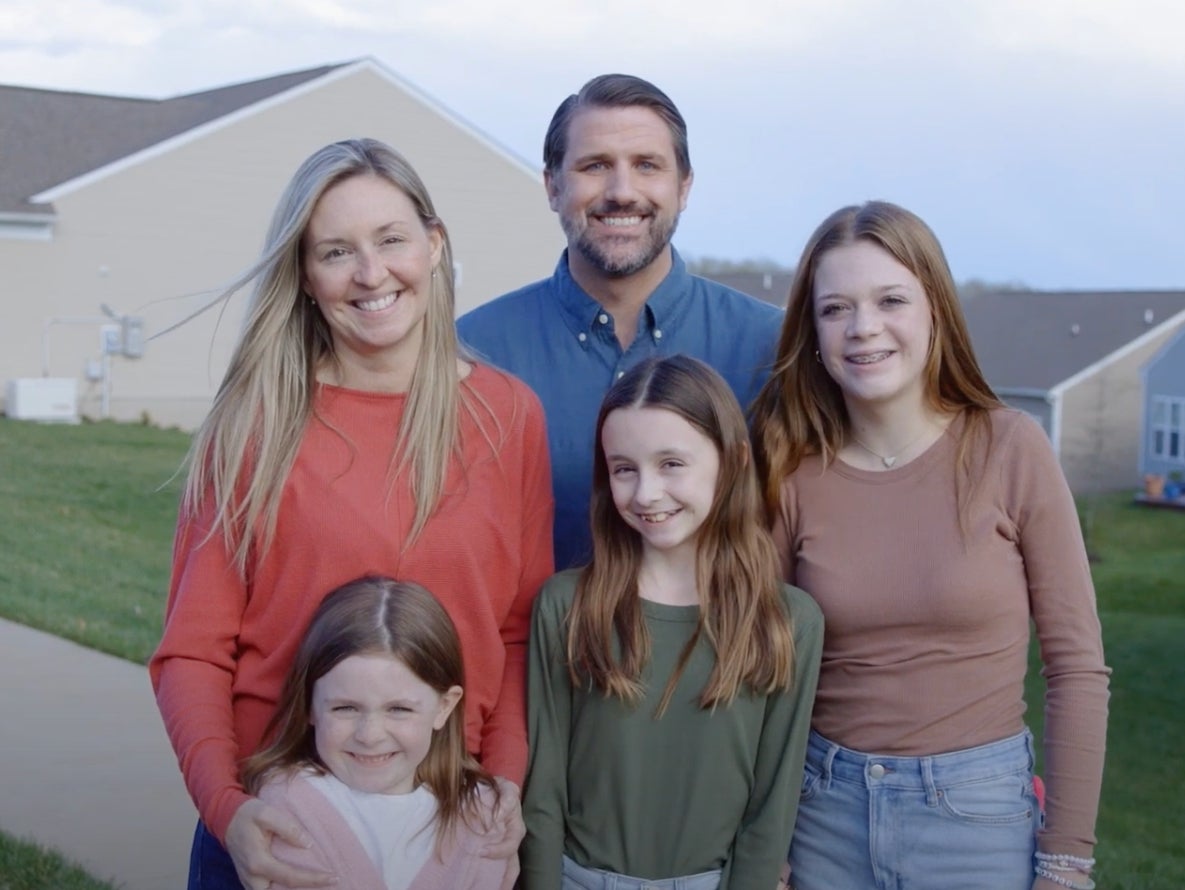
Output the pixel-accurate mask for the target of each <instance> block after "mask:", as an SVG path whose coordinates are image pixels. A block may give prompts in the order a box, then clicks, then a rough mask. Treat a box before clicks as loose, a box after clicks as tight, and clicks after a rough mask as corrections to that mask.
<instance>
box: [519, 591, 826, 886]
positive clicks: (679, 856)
mask: <svg viewBox="0 0 1185 890" xmlns="http://www.w3.org/2000/svg"><path fill="white" fill-rule="evenodd" d="M576 578H577V572H576V571H575V570H573V571H568V572H563V573H560V574H558V575H556V576H554V577H553V578H552V579H551V580H550V581H548V583H547V584H546V585H545V586H544V588H543V590H542V592H541V593H540V594H539V598H538V600H537V602H536V604H535V611H534V618H533V622H532V628H531V641H530V654H529V661H528V697H527V701H528V714H529V732H530V748H531V754H530V766H529V772H528V777H527V785H526V793H525V798H524V803H523V813H524V817H525V820H526V824H527V837H526V840H525V841H524V842H523V847H522V851H521V852H522V862H523V875H524V879H525V884H526V887H527V888H528V890H556V888H557V887H559V886H560V869H561V864H560V863H561V857H562V856H563V855H564V854H567V855H568V856H569V857H571V858H572V859H573V860H575V861H576V862H577V863H579V864H580V865H584V866H589V867H592V868H600V869H606V870H608V871H613V872H618V873H623V874H629V875H633V876H635V877H640V878H664V877H674V876H677V875H690V874H697V873H699V872H704V871H710V870H712V869H717V868H721V869H723V870H724V875H723V881H722V883H721V888H722V890H750V888H752V890H770V888H772V887H773V886H774V885H775V884H776V883H777V879H778V874H779V870H780V868H781V864H782V862H783V861H784V860H785V857H786V851H787V850H788V848H789V845H790V834H791V831H792V830H793V827H794V819H795V816H796V814H797V811H798V797H799V792H800V789H801V783H802V764H803V759H804V757H805V753H806V741H807V735H808V732H809V730H810V716H811V705H812V703H813V700H814V695H815V684H816V682H817V680H818V674H819V659H820V655H821V652H822V642H823V618H822V614H821V613H820V611H819V608H818V606H817V605H816V604H815V602H814V600H812V599H811V598H810V597H809V596H807V595H806V594H805V593H803V592H802V591H801V590H799V589H797V588H793V587H789V586H786V587H785V588H784V590H783V595H784V603H785V606H786V608H787V609H788V610H789V612H790V615H791V617H792V619H793V622H794V640H795V647H796V649H795V654H796V659H795V671H794V683H793V686H792V688H791V689H789V690H787V691H786V692H785V693H781V694H777V695H772V696H760V695H759V696H754V695H748V694H741V695H738V697H737V698H736V700H735V701H734V702H733V703H732V704H731V705H729V706H728V707H718V708H716V709H715V710H714V711H712V710H703V709H702V708H700V707H699V703H698V698H699V694H700V692H701V690H702V689H703V688H704V686H705V684H706V683H707V680H708V676H709V674H710V673H711V670H712V666H713V663H714V655H713V653H712V649H711V647H710V645H709V644H708V643H707V642H706V641H705V640H703V639H701V640H700V641H699V643H698V644H697V645H696V647H695V650H694V651H693V653H692V656H691V658H690V659H689V661H688V664H687V666H686V668H685V669H684V671H683V675H682V676H681V677H680V679H679V684H678V686H677V687H676V692H675V695H674V697H673V699H672V701H671V704H670V706H669V707H668V709H667V712H666V713H665V714H664V715H663V716H662V718H661V719H657V720H656V719H655V718H654V716H653V715H654V711H655V709H656V707H657V705H658V702H659V700H660V699H661V697H662V693H663V690H664V689H665V687H666V682H667V679H668V678H669V677H670V675H671V673H672V671H673V670H674V667H675V664H676V662H677V660H678V657H679V653H680V652H681V651H682V648H683V646H684V644H685V643H686V642H687V640H688V639H689V638H690V636H691V634H692V633H693V632H694V630H695V627H696V623H697V621H698V607H697V606H666V605H661V604H658V603H653V602H649V601H647V600H643V601H642V608H643V614H644V616H645V620H646V624H647V627H648V629H649V632H650V635H651V658H650V663H649V665H648V666H647V668H646V670H645V671H644V673H643V677H642V679H643V682H644V685H645V687H646V691H645V697H644V699H643V700H642V701H641V702H640V703H639V704H638V705H637V706H636V707H630V706H629V705H627V704H625V703H623V702H622V701H621V700H620V699H617V698H607V697H605V696H604V695H602V694H601V693H600V692H599V691H595V690H590V689H588V688H584V689H573V688H572V685H571V683H570V682H569V677H568V670H567V667H566V664H565V661H566V654H565V645H566V628H565V617H566V616H567V614H568V609H569V607H570V606H571V603H572V598H573V595H574V593H575V586H576Z"/></svg>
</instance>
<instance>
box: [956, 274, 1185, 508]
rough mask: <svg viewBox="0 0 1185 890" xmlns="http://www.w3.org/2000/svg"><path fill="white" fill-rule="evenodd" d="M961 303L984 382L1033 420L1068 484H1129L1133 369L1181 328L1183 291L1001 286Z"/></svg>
mask: <svg viewBox="0 0 1185 890" xmlns="http://www.w3.org/2000/svg"><path fill="white" fill-rule="evenodd" d="M963 310H964V313H965V314H966V317H967V324H968V327H969V329H970V331H971V339H972V342H973V344H974V347H975V352H976V355H977V357H978V359H979V363H980V366H981V367H982V368H983V371H984V374H985V376H986V377H987V380H988V383H989V384H991V386H992V388H993V389H995V391H996V393H997V394H999V396H1000V397H1001V398H1002V399H1003V400H1004V401H1005V402H1007V403H1008V404H1010V405H1012V406H1013V407H1016V408H1019V409H1021V410H1024V411H1027V412H1028V413H1029V414H1031V415H1033V417H1035V418H1036V419H1037V420H1038V421H1040V423H1041V424H1042V426H1043V427H1044V428H1045V431H1046V432H1047V433H1048V434H1049V438H1050V440H1051V441H1052V443H1053V447H1054V451H1055V452H1056V453H1057V455H1058V458H1059V460H1060V461H1061V465H1062V469H1063V470H1064V471H1065V474H1066V478H1067V480H1068V481H1069V483H1070V487H1071V488H1072V489H1073V490H1074V491H1075V492H1079V493H1082V492H1093V491H1106V490H1113V489H1121V488H1128V487H1133V486H1135V485H1136V484H1137V481H1138V479H1139V472H1140V466H1141V458H1140V454H1141V419H1142V414H1143V410H1142V405H1143V401H1144V400H1143V398H1142V395H1141V393H1142V388H1141V379H1140V369H1141V368H1142V367H1143V366H1144V364H1145V363H1146V362H1148V360H1149V359H1150V358H1152V356H1154V355H1156V354H1157V352H1158V350H1160V349H1161V348H1162V347H1164V346H1165V344H1166V343H1167V342H1168V341H1169V340H1170V339H1172V338H1173V337H1174V336H1175V335H1179V334H1180V332H1181V331H1182V330H1185V292H1181V291H1147V292H1130V293H1125V292H1044V291H1035V292H1034V291H1008V292H1003V293H984V294H979V295H976V296H975V297H973V298H971V299H968V300H966V301H965V303H964V305H963ZM1178 339H1179V336H1178ZM1181 351H1182V352H1183V353H1185V349H1183V350H1181ZM1183 365H1185V360H1179V361H1178V363H1177V365H1176V367H1177V368H1178V370H1180V369H1181V367H1182V366H1183ZM1171 366H1172V363H1171V362H1166V363H1165V366H1164V370H1165V371H1166V372H1167V371H1169V370H1171ZM1158 379H1159V378H1158ZM1177 380H1178V381H1182V380H1185V375H1178V377H1177ZM1182 390H1183V387H1182V386H1181V384H1180V383H1178V384H1177V392H1178V394H1179V395H1182V396H1185V391H1182Z"/></svg>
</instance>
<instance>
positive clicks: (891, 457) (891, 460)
mask: <svg viewBox="0 0 1185 890" xmlns="http://www.w3.org/2000/svg"><path fill="white" fill-rule="evenodd" d="M928 432H930V427H929V426H927V427H926V428H925V429H924V430H922V431H921V432H920V433H918V434H917V435H916V436H914V437H913V438H912V439H910V440H909V441H908V442H906V443H905V444H904V445H902V446H901V449H900V450H899V451H898V452H897V453H896V454H881V453H880V452H879V451H873V450H872V449H871V448H869V447H868V446H867V445H865V444H864V443H863V442H861V441H860V439H859V437H858V436H857V435H856V434H855V433H851V436H852V441H853V442H855V443H856V444H857V445H859V446H860V447H861V448H863V449H864V450H865V451H867V452H868V453H869V454H871V455H872V456H873V457H875V458H878V459H879V460H880V462H881V463H882V464H884V465H885V469H886V470H891V469H893V465H894V464H895V463H897V460H898V459H899V458H900V457H901V455H903V454H905V453H906V452H907V451H909V449H910V448H912V447H913V446H914V445H915V444H917V443H918V442H919V441H921V439H922V437H923V436H925V435H926V433H928Z"/></svg>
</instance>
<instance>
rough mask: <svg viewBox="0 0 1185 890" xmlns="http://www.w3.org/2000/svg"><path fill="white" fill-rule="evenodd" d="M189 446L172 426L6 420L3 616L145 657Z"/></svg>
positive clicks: (154, 634)
mask: <svg viewBox="0 0 1185 890" xmlns="http://www.w3.org/2000/svg"><path fill="white" fill-rule="evenodd" d="M188 447H189V437H188V436H187V435H186V434H184V433H181V432H178V431H176V430H159V429H154V428H151V427H146V426H139V425H133V424H117V423H110V422H104V423H94V424H82V425H79V426H45V425H41V424H34V423H28V422H22V421H14V420H8V419H0V505H3V509H0V554H4V556H3V558H2V559H0V615H3V616H4V617H5V618H10V619H12V620H14V621H19V622H21V623H23V624H28V625H30V626H32V627H38V628H41V629H42V630H46V631H49V632H50V633H53V634H56V635H58V636H62V637H67V638H69V639H71V640H75V641H77V642H79V643H82V644H84V645H86V646H90V647H93V648H95V649H101V650H103V651H104V652H110V653H111V654H113V655H119V656H122V657H123V658H128V659H131V660H132V661H138V662H144V661H147V660H148V656H149V655H150V654H151V653H152V650H153V647H154V646H155V645H156V641H157V639H158V637H159V636H160V628H161V615H162V611H163V606H164V597H165V595H166V593H167V585H168V580H169V557H170V553H171V545H172V539H173V528H174V525H175V523H176V518H177V497H178V492H179V491H180V486H181V479H180V477H178V476H177V469H178V467H179V466H180V465H181V462H182V460H183V459H184V456H185V451H186V449H187V448H188Z"/></svg>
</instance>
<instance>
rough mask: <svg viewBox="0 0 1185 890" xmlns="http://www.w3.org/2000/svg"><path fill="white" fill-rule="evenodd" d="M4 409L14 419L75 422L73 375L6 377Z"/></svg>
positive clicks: (74, 383)
mask: <svg viewBox="0 0 1185 890" xmlns="http://www.w3.org/2000/svg"><path fill="white" fill-rule="evenodd" d="M4 413H5V414H7V415H8V416H9V417H11V418H13V419H14V420H41V421H48V422H53V423H78V381H77V380H75V379H74V378H73V377H21V378H17V379H16V380H9V381H8V390H7V397H6V399H5V402H4Z"/></svg>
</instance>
